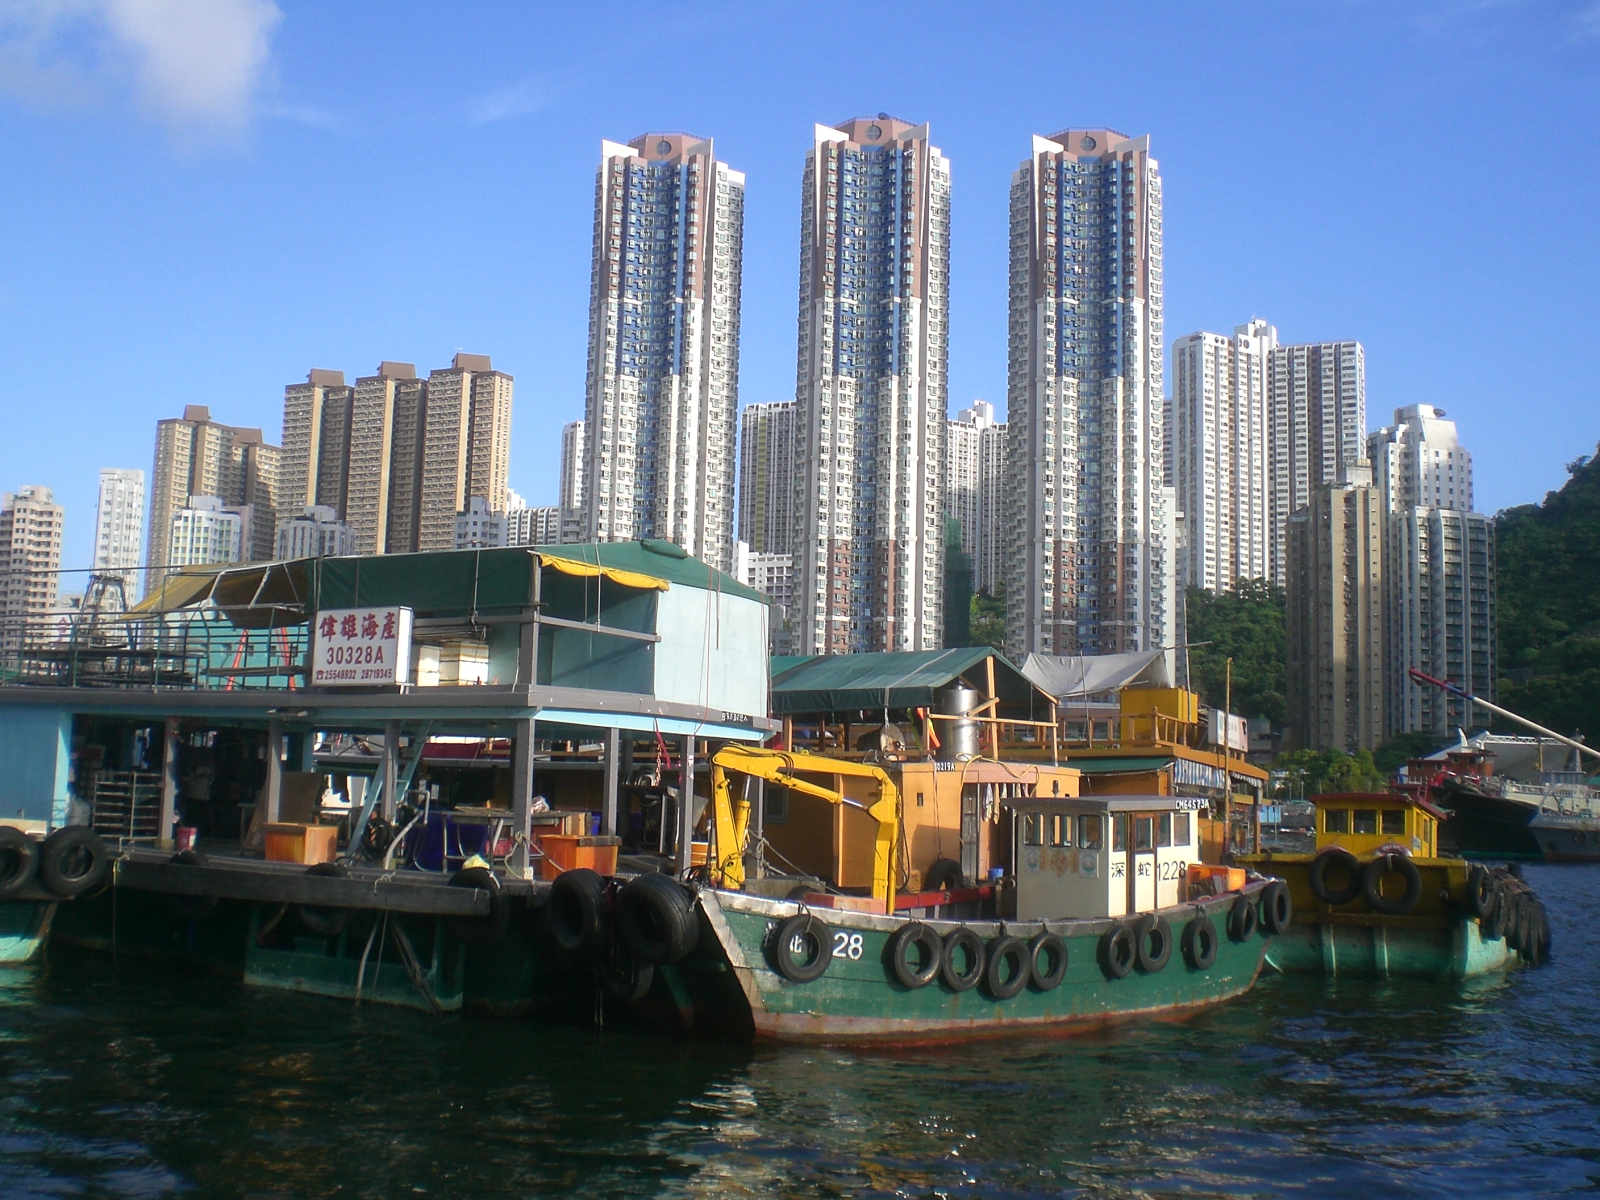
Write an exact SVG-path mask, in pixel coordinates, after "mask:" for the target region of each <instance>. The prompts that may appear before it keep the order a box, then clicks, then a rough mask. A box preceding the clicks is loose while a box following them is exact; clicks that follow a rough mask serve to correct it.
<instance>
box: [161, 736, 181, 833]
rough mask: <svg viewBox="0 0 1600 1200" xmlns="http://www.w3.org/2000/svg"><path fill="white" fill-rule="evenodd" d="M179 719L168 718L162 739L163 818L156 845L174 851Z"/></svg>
mask: <svg viewBox="0 0 1600 1200" xmlns="http://www.w3.org/2000/svg"><path fill="white" fill-rule="evenodd" d="M178 752H179V745H178V718H177V717H168V718H167V723H166V729H165V732H164V735H163V737H162V739H161V816H160V817H159V818H158V819H157V823H156V839H157V840H156V844H157V845H158V846H160V847H161V848H162V849H163V850H171V849H172V825H173V822H174V820H175V819H176V817H177V815H178V783H179V780H178Z"/></svg>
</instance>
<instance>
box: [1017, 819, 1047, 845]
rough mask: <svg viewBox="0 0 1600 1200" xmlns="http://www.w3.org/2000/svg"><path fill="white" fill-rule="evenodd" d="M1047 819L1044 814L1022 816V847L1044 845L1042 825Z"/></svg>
mask: <svg viewBox="0 0 1600 1200" xmlns="http://www.w3.org/2000/svg"><path fill="white" fill-rule="evenodd" d="M1048 819H1049V818H1048V817H1046V816H1045V814H1044V813H1036V812H1031V813H1023V814H1022V844H1023V845H1024V846H1042V845H1044V825H1045V821H1047V820H1048Z"/></svg>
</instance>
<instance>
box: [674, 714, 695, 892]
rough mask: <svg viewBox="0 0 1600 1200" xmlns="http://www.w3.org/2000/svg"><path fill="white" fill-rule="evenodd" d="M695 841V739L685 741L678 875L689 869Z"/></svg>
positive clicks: (679, 815)
mask: <svg viewBox="0 0 1600 1200" xmlns="http://www.w3.org/2000/svg"><path fill="white" fill-rule="evenodd" d="M693 841H694V738H692V737H686V738H684V739H683V771H682V775H681V776H680V778H679V781H678V855H677V864H676V865H677V873H678V874H679V875H683V874H684V873H685V872H686V871H688V869H689V859H690V855H691V854H692V853H693V851H692V849H691V848H690V843H691V842H693Z"/></svg>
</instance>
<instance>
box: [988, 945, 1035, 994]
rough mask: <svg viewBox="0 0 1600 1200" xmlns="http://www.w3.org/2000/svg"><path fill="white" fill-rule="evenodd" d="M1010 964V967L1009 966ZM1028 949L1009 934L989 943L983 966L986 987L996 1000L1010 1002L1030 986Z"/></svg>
mask: <svg viewBox="0 0 1600 1200" xmlns="http://www.w3.org/2000/svg"><path fill="white" fill-rule="evenodd" d="M1008 964H1009V965H1008ZM1028 964H1029V959H1028V947H1027V946H1025V945H1023V944H1022V939H1021V938H1014V937H1012V936H1011V935H1010V934H1009V933H1008V934H1003V935H1001V936H1000V937H997V938H995V939H994V941H992V942H990V943H989V952H988V954H987V955H986V956H985V961H984V965H983V982H984V986H985V987H987V988H988V989H989V995H991V996H993V997H994V998H995V999H996V1000H1010V999H1011V998H1012V997H1013V996H1016V995H1018V994H1020V993H1021V991H1022V989H1023V988H1025V987H1027V986H1028V980H1029V978H1030V977H1031V974H1032V972H1031V970H1030V968H1029V965H1028Z"/></svg>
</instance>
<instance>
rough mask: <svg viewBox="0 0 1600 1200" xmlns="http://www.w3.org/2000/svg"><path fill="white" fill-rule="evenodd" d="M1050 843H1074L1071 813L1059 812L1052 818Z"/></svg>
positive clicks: (1062, 844)
mask: <svg viewBox="0 0 1600 1200" xmlns="http://www.w3.org/2000/svg"><path fill="white" fill-rule="evenodd" d="M1049 820H1050V844H1051V845H1052V846H1070V845H1072V816H1071V814H1070V813H1057V814H1056V815H1055V816H1053V817H1051V818H1050V819H1049Z"/></svg>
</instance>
